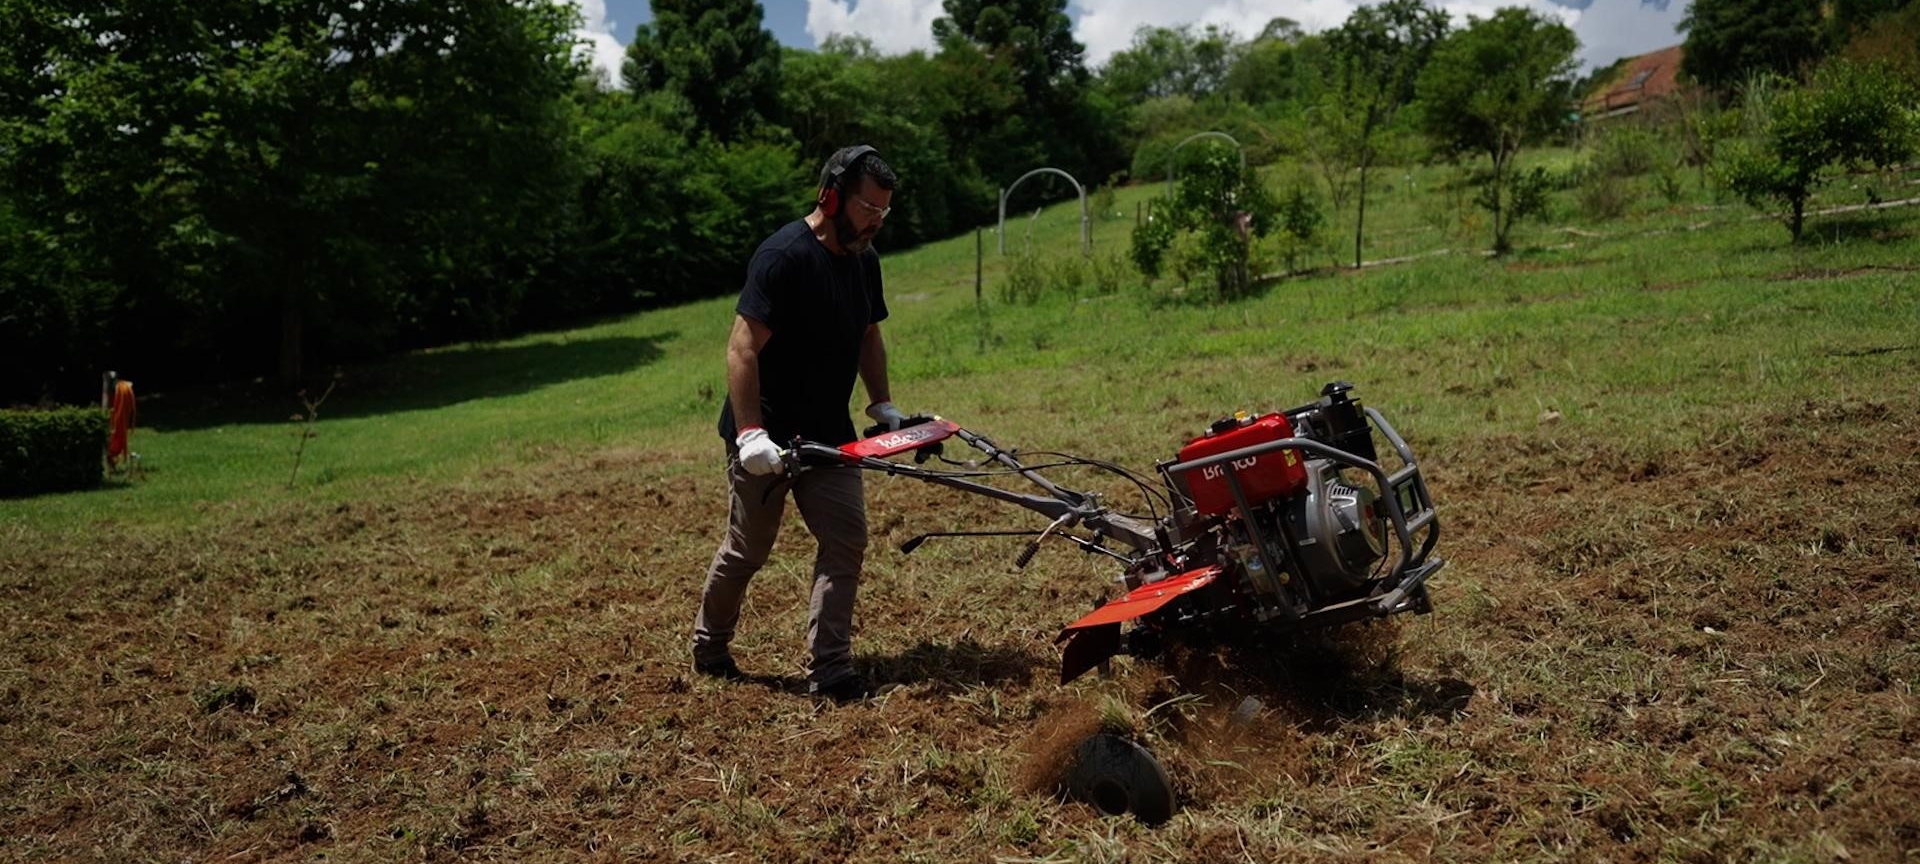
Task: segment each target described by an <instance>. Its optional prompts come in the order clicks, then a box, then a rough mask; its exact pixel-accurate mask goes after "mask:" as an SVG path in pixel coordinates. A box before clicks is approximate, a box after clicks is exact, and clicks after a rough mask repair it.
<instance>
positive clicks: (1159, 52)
mask: <svg viewBox="0 0 1920 864" xmlns="http://www.w3.org/2000/svg"><path fill="white" fill-rule="evenodd" d="M1239 53H1240V48H1239V46H1238V45H1237V44H1236V43H1235V41H1234V38H1233V31H1231V30H1227V29H1224V28H1221V27H1218V26H1215V25H1211V24H1210V25H1207V27H1206V29H1205V30H1203V31H1201V32H1199V33H1195V32H1194V30H1193V28H1192V27H1191V26H1188V25H1181V26H1179V27H1151V26H1142V27H1141V28H1140V29H1138V30H1136V31H1134V34H1133V44H1132V45H1131V46H1129V47H1128V48H1127V49H1126V50H1124V51H1120V52H1117V53H1115V54H1114V55H1113V57H1112V59H1109V60H1108V61H1107V65H1106V67H1105V68H1103V69H1102V70H1101V72H1100V79H1101V80H1100V83H1101V89H1103V90H1105V91H1106V92H1107V94H1108V95H1110V96H1112V97H1113V98H1115V99H1117V100H1119V101H1121V102H1123V103H1125V102H1139V101H1142V100H1146V99H1151V98H1156V97H1163V96H1185V97H1188V98H1190V99H1200V98H1203V97H1206V96H1210V95H1213V94H1214V93H1216V92H1218V91H1220V90H1221V89H1222V88H1223V87H1224V86H1225V85H1226V82H1227V75H1228V73H1229V72H1231V71H1232V69H1233V67H1234V65H1235V64H1236V62H1237V61H1238V57H1239Z"/></svg>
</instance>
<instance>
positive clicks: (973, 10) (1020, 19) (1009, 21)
mask: <svg viewBox="0 0 1920 864" xmlns="http://www.w3.org/2000/svg"><path fill="white" fill-rule="evenodd" d="M943 8H944V9H945V10H946V13H947V14H946V15H945V16H942V17H940V18H936V19H934V21H933V38H934V41H935V42H937V43H939V44H941V45H945V44H947V43H949V42H951V41H953V40H955V39H964V40H966V41H968V42H972V43H974V44H976V45H979V46H981V47H982V48H985V49H986V50H987V52H988V53H989V54H990V55H992V56H993V57H995V58H996V59H1000V60H1003V61H1005V62H1008V63H1010V64H1012V66H1013V68H1014V69H1015V70H1017V74H1018V77H1019V80H1020V86H1021V88H1022V89H1024V90H1025V91H1026V93H1027V97H1028V98H1029V99H1033V100H1044V101H1051V99H1049V98H1048V97H1050V96H1051V95H1052V94H1053V92H1054V91H1055V90H1056V89H1057V88H1059V87H1060V86H1061V85H1075V86H1077V85H1079V84H1082V83H1085V81H1086V79H1087V67H1086V62H1085V55H1086V51H1087V49H1086V46H1084V45H1081V44H1080V43H1079V42H1076V41H1074V38H1073V19H1071V18H1069V17H1067V0H945V2H944V5H943Z"/></svg>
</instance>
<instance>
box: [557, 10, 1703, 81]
mask: <svg viewBox="0 0 1920 864" xmlns="http://www.w3.org/2000/svg"><path fill="white" fill-rule="evenodd" d="M574 2H578V3H579V5H580V8H581V14H582V15H583V16H584V17H585V19H586V26H585V28H584V29H583V30H582V34H581V35H582V36H584V37H586V38H588V39H589V40H591V42H592V46H593V48H592V50H593V54H594V57H595V63H596V65H598V66H601V67H602V68H606V69H609V70H614V69H617V68H618V66H617V64H618V62H619V57H620V53H619V52H620V47H621V46H623V45H626V44H627V43H629V42H632V41H633V31H634V28H635V27H637V26H639V25H640V24H642V23H644V22H646V21H648V20H650V19H651V18H652V17H653V14H652V11H651V4H650V3H649V2H648V0H574ZM1429 2H1434V3H1435V5H1438V6H1439V7H1440V8H1443V9H1446V10H1447V11H1449V12H1451V13H1453V16H1454V20H1455V22H1456V23H1459V22H1461V21H1463V20H1464V19H1465V16H1467V15H1480V16H1485V15H1487V14H1489V13H1491V12H1492V11H1493V10H1494V9H1496V8H1499V7H1501V6H1527V7H1531V8H1534V9H1537V10H1539V11H1542V12H1545V13H1548V14H1552V15H1556V16H1559V17H1560V18H1561V19H1562V20H1564V21H1565V22H1566V23H1567V25H1568V26H1570V27H1572V28H1573V31H1574V33H1575V34H1577V35H1578V36H1579V37H1580V43H1581V50H1580V61H1581V63H1582V65H1583V66H1585V67H1592V66H1597V65H1604V64H1607V63H1611V62H1613V61H1614V60H1617V59H1619V58H1621V57H1628V56H1632V55H1635V54H1643V53H1646V52H1648V51H1653V50H1657V49H1660V48H1665V47H1667V46H1669V45H1675V44H1678V43H1679V42H1680V40H1681V38H1682V37H1681V35H1680V34H1679V33H1676V32H1675V31H1674V25H1675V24H1677V23H1678V22H1679V20H1680V18H1681V16H1682V15H1683V14H1684V13H1685V11H1686V7H1687V0H1429ZM1360 5H1367V4H1366V3H1365V2H1363V0H1179V2H1168V0H1069V3H1068V6H1067V13H1068V15H1069V16H1071V17H1072V18H1073V21H1074V36H1075V38H1077V39H1079V40H1080V42H1081V43H1082V44H1084V45H1086V46H1087V62H1088V64H1089V65H1091V66H1094V67H1098V66H1100V65H1101V64H1103V63H1105V62H1106V60H1107V58H1108V57H1110V56H1112V54H1113V52H1115V51H1118V50H1121V49H1124V48H1125V47H1127V44H1128V43H1129V42H1130V41H1131V39H1132V35H1133V31H1134V30H1136V29H1138V28H1139V27H1141V26H1143V25H1153V26H1161V27H1166V26H1175V25H1179V24H1200V25H1205V24H1220V25H1224V26H1227V27H1230V28H1232V29H1233V30H1234V32H1236V33H1240V34H1242V35H1243V36H1244V35H1250V34H1253V33H1258V32H1259V31H1260V28H1261V27H1263V26H1265V24H1266V22H1267V21H1268V20H1270V19H1272V18H1275V17H1279V16H1285V17H1287V18H1292V19H1293V20H1295V21H1297V22H1299V23H1300V24H1301V25H1302V26H1303V27H1305V28H1306V29H1307V30H1309V31H1318V30H1323V29H1326V28H1328V27H1333V26H1337V25H1339V23H1340V22H1341V21H1344V20H1346V17H1347V15H1348V14H1349V13H1351V12H1352V11H1353V9H1354V8H1355V7H1357V6H1360ZM940 6H941V3H940V0H761V7H762V8H763V9H765V10H766V16H767V17H766V25H767V29H768V30H771V31H773V35H774V37H775V38H777V39H779V40H780V41H781V42H782V43H783V44H786V45H792V46H795V47H799V48H813V47H815V46H816V45H817V44H818V42H819V40H820V39H822V38H824V37H826V36H827V35H829V34H832V33H858V34H860V35H863V36H866V37H867V38H868V39H871V40H872V41H873V43H874V45H875V46H876V47H878V48H879V49H880V50H881V51H884V52H889V53H903V52H906V51H910V50H913V49H914V48H927V47H930V46H931V44H932V41H933V40H932V33H931V28H932V23H933V19H934V18H935V17H937V16H939V15H940V14H941V9H940ZM612 77H613V78H615V79H617V78H618V74H617V72H615V73H614V74H613V76H612Z"/></svg>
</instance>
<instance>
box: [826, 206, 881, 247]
mask: <svg viewBox="0 0 1920 864" xmlns="http://www.w3.org/2000/svg"><path fill="white" fill-rule="evenodd" d="M879 230H880V226H878V225H875V226H873V227H872V228H869V229H867V233H865V234H862V233H860V232H859V231H857V230H855V229H854V227H853V217H851V216H848V215H847V211H846V210H844V209H843V210H841V211H840V212H839V213H835V214H834V216H833V239H834V240H836V241H838V242H839V243H840V248H841V249H844V250H846V252H847V253H848V254H851V255H858V254H860V253H862V252H865V251H867V248H868V247H870V246H872V245H873V235H874V233H875V232H877V231H879Z"/></svg>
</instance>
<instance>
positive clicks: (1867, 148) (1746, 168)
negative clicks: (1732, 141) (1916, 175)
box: [1721, 61, 1920, 243]
mask: <svg viewBox="0 0 1920 864" xmlns="http://www.w3.org/2000/svg"><path fill="white" fill-rule="evenodd" d="M1916 101H1917V100H1916V94H1915V87H1914V85H1913V83H1912V82H1911V81H1910V80H1908V79H1906V78H1904V77H1903V76H1900V75H1897V74H1894V73H1893V72H1891V71H1890V70H1889V69H1887V68H1886V67H1885V66H1879V65H1875V66H1860V65H1856V64H1853V63H1848V62H1844V61H1842V62H1837V63H1833V64H1831V65H1829V66H1827V67H1825V68H1823V69H1821V70H1820V72H1819V73H1818V74H1817V75H1816V76H1815V78H1814V80H1813V83H1812V84H1811V85H1809V86H1807V87H1805V88H1801V89H1797V90H1792V91H1788V92H1787V93H1784V94H1781V95H1780V96H1779V97H1777V98H1776V99H1775V100H1774V102H1773V105H1772V108H1771V111H1770V112H1769V119H1768V122H1767V126H1766V131H1765V133H1764V142H1763V143H1762V144H1761V145H1760V146H1758V147H1748V148H1744V149H1736V150H1735V151H1734V152H1733V153H1732V154H1731V155H1729V156H1728V157H1726V159H1725V161H1724V163H1723V165H1722V166H1721V174H1722V179H1723V180H1724V181H1725V182H1726V184H1727V187H1728V188H1730V189H1732V190H1733V191H1734V192H1735V193H1737V194H1739V195H1740V196H1741V197H1743V198H1745V199H1746V200H1747V201H1748V202H1749V203H1751V204H1753V205H1754V206H1756V207H1764V206H1768V205H1773V206H1777V207H1779V208H1781V211H1782V212H1781V218H1782V221H1784V222H1785V223H1786V225H1787V230H1788V231H1789V232H1790V233H1792V235H1793V242H1795V243H1798V242H1800V237H1801V229H1802V228H1803V227H1804V225H1805V223H1806V207H1807V198H1808V196H1810V195H1811V194H1812V193H1813V190H1814V189H1815V188H1817V187H1818V186H1819V185H1820V184H1821V183H1822V182H1824V180H1825V176H1826V172H1827V169H1828V168H1830V167H1832V166H1835V165H1855V166H1857V165H1867V164H1871V165H1875V166H1879V167H1885V166H1887V165H1892V164H1896V163H1899V162H1902V161H1904V160H1906V159H1909V158H1911V157H1912V155H1913V153H1914V152H1915V148H1916V146H1920V112H1916Z"/></svg>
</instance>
